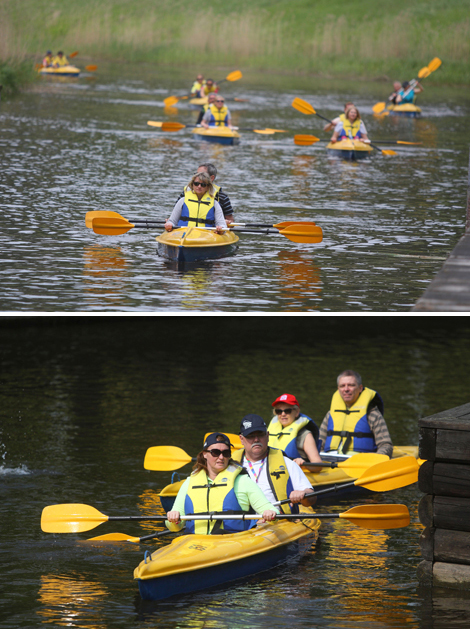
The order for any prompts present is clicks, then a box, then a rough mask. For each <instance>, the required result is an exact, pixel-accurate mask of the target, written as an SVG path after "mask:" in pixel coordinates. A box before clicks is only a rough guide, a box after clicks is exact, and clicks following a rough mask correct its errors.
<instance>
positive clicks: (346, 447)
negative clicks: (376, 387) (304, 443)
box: [320, 369, 393, 457]
mask: <svg viewBox="0 0 470 629" xmlns="http://www.w3.org/2000/svg"><path fill="white" fill-rule="evenodd" d="M337 384H338V390H337V391H335V393H334V394H333V398H332V400H331V407H330V410H329V411H328V413H327V414H326V415H325V418H324V419H323V421H322V424H321V426H320V440H321V442H322V444H323V451H324V452H329V453H331V452H337V453H338V454H348V455H351V454H356V453H358V452H377V453H378V454H386V455H387V456H388V457H391V456H392V454H393V443H392V439H391V437H390V433H389V432H388V428H387V424H386V423H385V419H384V417H383V411H384V405H383V401H382V398H381V397H380V395H379V394H378V393H377V392H376V391H373V390H372V389H369V388H368V387H364V386H363V384H362V378H361V376H360V374H358V373H357V371H352V370H350V369H348V370H346V371H343V372H342V373H340V374H339V376H338V378H337Z"/></svg>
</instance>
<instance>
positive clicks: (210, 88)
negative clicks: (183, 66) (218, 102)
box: [199, 79, 219, 98]
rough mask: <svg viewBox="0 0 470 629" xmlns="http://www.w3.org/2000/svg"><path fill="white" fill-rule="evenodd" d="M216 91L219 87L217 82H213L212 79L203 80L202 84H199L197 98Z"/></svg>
mask: <svg viewBox="0 0 470 629" xmlns="http://www.w3.org/2000/svg"><path fill="white" fill-rule="evenodd" d="M218 91H219V87H218V85H217V83H214V80H213V79H207V81H204V83H203V85H202V86H201V89H200V90H199V98H204V97H205V96H208V95H209V94H211V93H212V92H214V93H217V92H218Z"/></svg>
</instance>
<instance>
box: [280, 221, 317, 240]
mask: <svg viewBox="0 0 470 629" xmlns="http://www.w3.org/2000/svg"><path fill="white" fill-rule="evenodd" d="M279 233H280V234H282V236H285V237H286V238H288V239H289V240H291V241H292V242H301V243H309V244H317V243H319V242H321V241H322V240H323V231H322V228H321V227H318V225H291V226H290V227H286V228H285V229H281V230H280V231H279Z"/></svg>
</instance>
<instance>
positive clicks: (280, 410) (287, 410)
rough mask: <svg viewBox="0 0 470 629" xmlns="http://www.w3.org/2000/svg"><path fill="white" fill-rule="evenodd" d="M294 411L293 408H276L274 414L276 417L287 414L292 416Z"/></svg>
mask: <svg viewBox="0 0 470 629" xmlns="http://www.w3.org/2000/svg"><path fill="white" fill-rule="evenodd" d="M293 410H294V409H293V408H275V409H274V412H275V413H276V415H282V413H285V414H286V415H290V414H291V413H292V411H293Z"/></svg>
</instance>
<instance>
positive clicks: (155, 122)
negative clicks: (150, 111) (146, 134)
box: [147, 120, 163, 127]
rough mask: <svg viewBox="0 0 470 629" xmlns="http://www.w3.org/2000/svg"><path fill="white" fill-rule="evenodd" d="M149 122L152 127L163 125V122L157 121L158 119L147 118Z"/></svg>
mask: <svg viewBox="0 0 470 629" xmlns="http://www.w3.org/2000/svg"><path fill="white" fill-rule="evenodd" d="M147 124H148V125H149V126H150V127H161V126H162V124H163V122H157V121H156V120H147Z"/></svg>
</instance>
